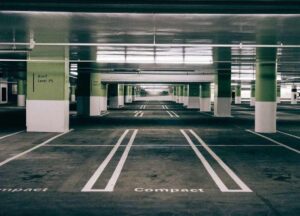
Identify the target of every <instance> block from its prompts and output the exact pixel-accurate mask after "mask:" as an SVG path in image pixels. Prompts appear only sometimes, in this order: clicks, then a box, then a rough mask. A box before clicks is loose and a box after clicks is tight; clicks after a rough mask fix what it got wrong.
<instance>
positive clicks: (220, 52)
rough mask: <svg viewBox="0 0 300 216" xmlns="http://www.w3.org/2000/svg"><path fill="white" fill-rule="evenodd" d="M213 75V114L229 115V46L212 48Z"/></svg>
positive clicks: (219, 115) (218, 115)
mask: <svg viewBox="0 0 300 216" xmlns="http://www.w3.org/2000/svg"><path fill="white" fill-rule="evenodd" d="M214 61H216V62H217V63H216V67H217V72H216V76H215V99H214V115H215V116H217V117H230V116H231V48H227V47H226V48H216V49H214Z"/></svg>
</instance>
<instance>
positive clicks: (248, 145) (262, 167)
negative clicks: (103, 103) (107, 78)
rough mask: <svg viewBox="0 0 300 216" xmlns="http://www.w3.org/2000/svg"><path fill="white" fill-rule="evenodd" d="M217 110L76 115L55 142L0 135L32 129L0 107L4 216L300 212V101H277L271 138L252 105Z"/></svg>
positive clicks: (161, 107)
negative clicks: (257, 130)
mask: <svg viewBox="0 0 300 216" xmlns="http://www.w3.org/2000/svg"><path fill="white" fill-rule="evenodd" d="M144 105H145V106H144ZM212 114H213V113H212V112H207V113H200V112H198V111H197V110H187V109H185V108H184V107H183V106H181V105H178V104H175V103H173V102H150V101H148V102H136V103H134V104H130V105H126V106H125V108H123V109H121V110H109V113H108V114H107V115H105V116H103V117H93V118H78V117H76V116H74V115H71V128H73V129H74V130H73V131H71V132H69V133H67V134H64V135H62V136H60V137H57V138H56V139H54V140H50V139H51V138H52V137H55V136H57V135H58V134H55V133H25V132H20V133H18V134H13V135H12V136H8V137H4V138H1V137H3V136H6V135H8V134H11V133H14V132H17V131H20V130H24V128H25V110H24V109H20V108H12V107H7V106H1V107H0V119H1V126H0V176H1V178H0V206H1V208H0V215H5V216H6V215H44V216H46V215H64V216H66V215H101V216H102V215H141V216H145V215H147V216H148V215H161V216H167V215H168V216H169V215H174V216H175V215H176V216H177V215H180V216H182V215H197V216H198V215H243V216H244V215H255V216H257V215H266V216H267V215H268V216H269V215H276V216H277V215H295V216H296V215H299V212H300V205H299V200H300V171H299V166H300V155H299V154H300V124H299V123H300V115H299V114H300V105H290V104H288V103H282V104H280V105H279V106H278V130H279V131H280V132H278V133H276V134H269V135H265V134H264V135H263V136H264V137H261V136H259V134H254V133H252V130H253V125H254V108H250V107H249V105H248V104H242V105H233V106H232V118H215V117H212ZM249 130H250V131H249ZM10 159H11V160H10ZM83 189H84V190H85V192H82V190H83ZM247 189H249V190H251V192H249V191H247Z"/></svg>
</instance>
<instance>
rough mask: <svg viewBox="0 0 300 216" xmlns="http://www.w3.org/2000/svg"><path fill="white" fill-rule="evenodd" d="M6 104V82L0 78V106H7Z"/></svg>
mask: <svg viewBox="0 0 300 216" xmlns="http://www.w3.org/2000/svg"><path fill="white" fill-rule="evenodd" d="M7 102H8V85H7V80H6V79H1V78H0V104H7Z"/></svg>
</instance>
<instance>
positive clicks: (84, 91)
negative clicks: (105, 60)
mask: <svg viewBox="0 0 300 216" xmlns="http://www.w3.org/2000/svg"><path fill="white" fill-rule="evenodd" d="M77 95H78V96H84V97H89V96H90V74H88V73H81V72H80V71H79V72H78V79H77Z"/></svg>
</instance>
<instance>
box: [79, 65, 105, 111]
mask: <svg viewBox="0 0 300 216" xmlns="http://www.w3.org/2000/svg"><path fill="white" fill-rule="evenodd" d="M81 66H82V65H78V69H79V74H78V79H77V82H78V83H77V86H78V90H77V92H78V97H77V114H78V115H86V116H99V115H101V113H102V112H105V111H106V110H107V85H106V84H103V83H102V82H101V74H100V73H81V72H80V68H81Z"/></svg>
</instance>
